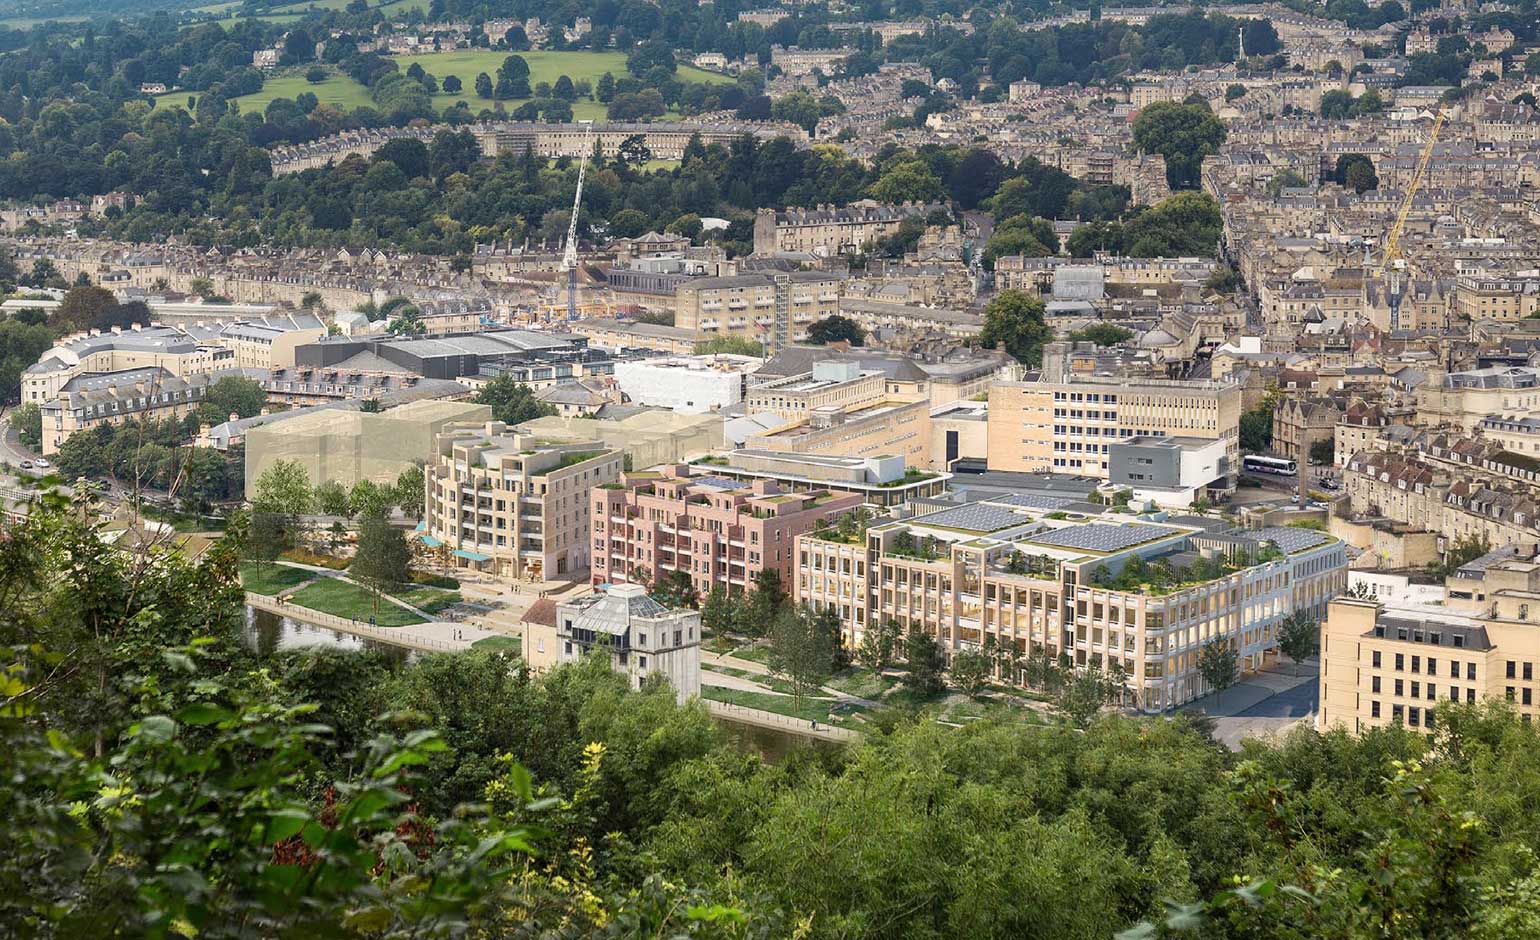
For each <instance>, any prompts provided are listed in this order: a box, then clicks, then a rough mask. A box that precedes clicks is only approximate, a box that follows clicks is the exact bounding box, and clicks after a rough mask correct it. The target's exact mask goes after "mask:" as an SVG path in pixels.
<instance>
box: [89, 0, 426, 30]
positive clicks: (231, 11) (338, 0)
mask: <svg viewBox="0 0 1540 940" xmlns="http://www.w3.org/2000/svg"><path fill="white" fill-rule="evenodd" d="M347 5H348V0H301V2H298V3H286V4H282V5H280V6H275V7H273V8H272V10H271V11H270V12H267V13H262V14H259V15H257V16H241V15H240V14H239V13H237V12H236V11H237V10H239V9H240V7H241V4H240V3H238V2H229V3H210V4H208V5H206V6H201V7H197V8H195V9H193V10H192V12H193V13H206V14H208V15H210V16H220V14H227V15H225V16H221V17H220V18H219V19H217V20H214V21H213V22H216V23H218V24H220V25H221V26H223V27H225V28H226V29H228V28H230V27H231V26H233V25H235V24H236V23H238V22H240V21H241V20H243V19H251V20H266V21H267V22H269V23H292V22H294V21H296V20H301V19H304V18H305V17H306V16H308V15H309V14H310V13H312V12H315V11H318V10H341V9H342V8H344V7H346V6H347ZM370 5H371V6H373V7H374V8H375V9H377V10H379V11H380V12H382V13H384V14H385V15H386V16H388V17H394V16H400V15H402V14H404V13H407V12H409V11H412V10H421V11H422V12H424V13H426V12H427V11H428V0H390V2H389V3H371V4H370ZM82 18H83V17H82Z"/></svg>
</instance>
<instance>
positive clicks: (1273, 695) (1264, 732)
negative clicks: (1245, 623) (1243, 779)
mask: <svg viewBox="0 0 1540 940" xmlns="http://www.w3.org/2000/svg"><path fill="white" fill-rule="evenodd" d="M1319 707H1320V663H1319V661H1317V660H1315V659H1309V660H1306V661H1305V662H1303V663H1300V664H1299V665H1298V666H1295V665H1293V664H1291V663H1284V664H1279V663H1274V664H1272V665H1270V666H1268V667H1267V668H1265V669H1263V670H1262V671H1261V672H1254V673H1251V674H1250V675H1248V676H1246V677H1245V678H1243V679H1241V681H1240V682H1237V683H1236V684H1235V685H1234V686H1232V687H1230V688H1229V689H1226V690H1225V692H1224V695H1222V696H1216V695H1206V696H1204V697H1203V698H1201V699H1198V700H1197V701H1196V702H1193V703H1191V704H1189V705H1187V706H1186V707H1185V709H1184V710H1187V711H1201V712H1204V713H1206V714H1207V715H1208V716H1209V717H1210V718H1212V719H1213V721H1214V738H1215V740H1217V741H1219V742H1220V743H1222V744H1224V745H1225V746H1226V747H1228V748H1230V749H1231V750H1239V749H1240V746H1241V742H1242V741H1244V740H1245V739H1247V738H1267V737H1272V736H1275V735H1279V734H1283V733H1286V732H1287V731H1288V730H1289V729H1291V728H1293V727H1294V726H1295V725H1298V724H1301V723H1304V724H1309V723H1310V722H1311V720H1312V718H1313V716H1314V715H1315V713H1316V711H1317V710H1318V709H1319Z"/></svg>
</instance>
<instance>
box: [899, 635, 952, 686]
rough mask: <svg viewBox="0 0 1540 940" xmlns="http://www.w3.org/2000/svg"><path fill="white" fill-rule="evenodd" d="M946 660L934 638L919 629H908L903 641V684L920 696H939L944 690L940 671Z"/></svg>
mask: <svg viewBox="0 0 1540 940" xmlns="http://www.w3.org/2000/svg"><path fill="white" fill-rule="evenodd" d="M945 667H946V658H945V657H944V656H943V655H942V652H941V646H940V644H938V643H937V642H936V638H935V637H933V636H931V635H930V634H929V633H927V632H925V631H924V630H923V629H921V628H919V627H910V628H909V635H908V636H907V637H905V639H904V684H905V685H907V686H909V688H911V689H913V690H914V691H916V692H918V693H919V694H920V695H922V696H927V697H928V696H932V695H939V694H940V693H941V692H942V691H944V690H945V689H946V682H945V681H944V680H943V679H942V670H943V669H944V668H945Z"/></svg>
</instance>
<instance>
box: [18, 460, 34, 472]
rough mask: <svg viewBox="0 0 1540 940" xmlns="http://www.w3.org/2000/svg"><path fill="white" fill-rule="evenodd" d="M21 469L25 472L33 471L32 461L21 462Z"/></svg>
mask: <svg viewBox="0 0 1540 940" xmlns="http://www.w3.org/2000/svg"><path fill="white" fill-rule="evenodd" d="M21 468H22V469H23V470H31V469H32V461H30V460H23V461H22V462H21Z"/></svg>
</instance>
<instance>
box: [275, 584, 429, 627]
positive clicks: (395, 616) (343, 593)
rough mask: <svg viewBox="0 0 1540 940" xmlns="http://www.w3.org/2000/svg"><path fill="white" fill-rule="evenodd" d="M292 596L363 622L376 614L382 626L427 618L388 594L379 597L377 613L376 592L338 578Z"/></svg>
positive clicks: (297, 601) (315, 607)
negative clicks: (375, 609) (399, 603)
mask: <svg viewBox="0 0 1540 940" xmlns="http://www.w3.org/2000/svg"><path fill="white" fill-rule="evenodd" d="M290 600H291V601H292V602H293V603H295V604H298V605H300V606H301V607H309V608H310V609H311V610H319V611H321V612H322V613H324V614H332V615H333V616H337V617H347V618H349V619H351V620H357V621H359V622H361V623H368V622H369V618H370V617H374V618H375V625H376V626H380V627H404V626H408V625H410V624H414V623H426V622H427V621H426V620H424V619H423V618H422V617H419V616H417V615H416V614H414V613H412V612H411V611H409V610H407V609H406V608H404V607H400V606H398V605H396V604H392V603H391V602H390V601H389V600H388V599H385V598H381V599H380V610H379V613H378V614H376V613H375V612H374V595H373V594H372V593H371V592H370V591H369V589H368V588H365V587H361V586H359V585H357V584H349V583H348V582H346V581H342V580H340V579H338V578H326V579H324V580H321V581H317V582H315V583H314V584H311V585H310V586H309V587H305V588H301V589H300V590H299V591H297V592H295V594H294V596H293V597H292V598H290Z"/></svg>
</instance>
